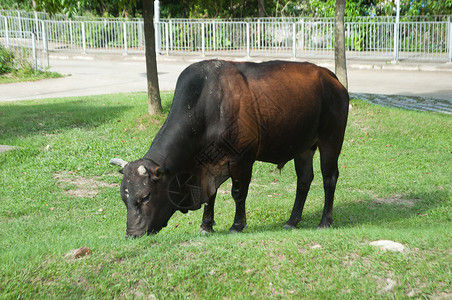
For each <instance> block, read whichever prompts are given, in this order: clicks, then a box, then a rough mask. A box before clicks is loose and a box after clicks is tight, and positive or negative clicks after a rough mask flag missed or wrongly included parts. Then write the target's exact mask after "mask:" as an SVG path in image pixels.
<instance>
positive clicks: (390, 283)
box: [380, 278, 397, 294]
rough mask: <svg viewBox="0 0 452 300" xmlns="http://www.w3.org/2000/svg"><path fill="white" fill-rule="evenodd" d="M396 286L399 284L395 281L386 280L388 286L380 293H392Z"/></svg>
mask: <svg viewBox="0 0 452 300" xmlns="http://www.w3.org/2000/svg"><path fill="white" fill-rule="evenodd" d="M396 284H397V283H396V282H395V281H394V280H392V279H391V278H386V286H385V287H384V288H382V289H381V291H380V293H382V294H385V293H388V292H390V291H392V290H393V289H394V287H395V286H396Z"/></svg>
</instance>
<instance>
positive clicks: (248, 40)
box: [246, 22, 250, 58]
mask: <svg viewBox="0 0 452 300" xmlns="http://www.w3.org/2000/svg"><path fill="white" fill-rule="evenodd" d="M246 57H247V58H249V57H250V23H249V22H246Z"/></svg>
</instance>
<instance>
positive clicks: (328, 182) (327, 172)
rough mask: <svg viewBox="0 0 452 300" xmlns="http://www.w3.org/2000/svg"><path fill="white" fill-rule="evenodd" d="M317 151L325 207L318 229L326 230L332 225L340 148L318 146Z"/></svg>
mask: <svg viewBox="0 0 452 300" xmlns="http://www.w3.org/2000/svg"><path fill="white" fill-rule="evenodd" d="M341 144H342V142H341V143H340V145H341ZM319 150H320V166H321V169H322V176H323V189H324V192H325V206H324V207H323V214H322V220H321V221H320V224H319V228H326V227H329V226H330V225H331V224H332V223H333V202H334V192H335V190H336V183H337V179H338V178H339V170H338V167H337V161H338V158H339V154H340V146H339V147H337V145H322V144H320V145H319Z"/></svg>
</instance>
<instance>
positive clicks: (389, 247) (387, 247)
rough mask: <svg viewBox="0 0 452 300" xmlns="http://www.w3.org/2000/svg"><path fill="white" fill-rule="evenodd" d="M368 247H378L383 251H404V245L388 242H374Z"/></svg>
mask: <svg viewBox="0 0 452 300" xmlns="http://www.w3.org/2000/svg"><path fill="white" fill-rule="evenodd" d="M370 245H372V246H376V247H379V248H380V249H381V250H383V251H393V252H404V251H405V249H406V247H405V246H404V245H402V244H400V243H397V242H393V241H388V240H378V241H374V242H371V243H370Z"/></svg>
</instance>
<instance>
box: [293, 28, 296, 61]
mask: <svg viewBox="0 0 452 300" xmlns="http://www.w3.org/2000/svg"><path fill="white" fill-rule="evenodd" d="M296 30H297V25H296V23H292V41H293V42H292V56H293V58H294V59H295V58H297V33H296Z"/></svg>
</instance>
